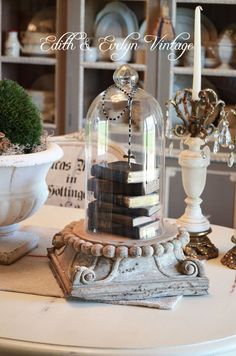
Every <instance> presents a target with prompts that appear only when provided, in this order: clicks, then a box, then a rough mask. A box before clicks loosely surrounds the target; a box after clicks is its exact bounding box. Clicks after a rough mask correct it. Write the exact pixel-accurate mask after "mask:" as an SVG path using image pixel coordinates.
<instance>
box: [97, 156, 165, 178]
mask: <svg viewBox="0 0 236 356" xmlns="http://www.w3.org/2000/svg"><path fill="white" fill-rule="evenodd" d="M158 174H159V170H158V168H153V169H152V168H151V167H144V166H143V165H141V164H138V163H131V164H130V165H129V164H128V162H126V161H116V162H111V163H100V164H94V165H93V166H92V168H91V175H92V176H94V177H96V178H99V179H108V180H112V181H115V182H120V183H143V182H150V181H153V180H157V179H158Z"/></svg>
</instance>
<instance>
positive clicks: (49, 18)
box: [21, 7, 56, 56]
mask: <svg viewBox="0 0 236 356" xmlns="http://www.w3.org/2000/svg"><path fill="white" fill-rule="evenodd" d="M55 16H56V15H55V8H54V7H49V8H46V9H43V10H41V11H39V12H37V13H36V15H35V16H34V17H33V18H32V19H31V20H30V22H29V24H28V27H27V30H26V31H25V32H22V33H21V37H22V38H21V42H22V44H23V45H22V47H21V51H22V53H23V54H26V55H34V56H35V55H36V56H51V55H54V51H52V50H51V49H50V46H51V45H52V43H53V42H54V41H53V39H54V40H55V39H56V37H55V31H56V28H55ZM48 36H50V38H51V40H52V42H51V43H50V44H48V45H44V50H42V49H41V44H42V39H45V38H46V37H48Z"/></svg>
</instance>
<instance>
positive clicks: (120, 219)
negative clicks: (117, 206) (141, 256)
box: [88, 209, 158, 227]
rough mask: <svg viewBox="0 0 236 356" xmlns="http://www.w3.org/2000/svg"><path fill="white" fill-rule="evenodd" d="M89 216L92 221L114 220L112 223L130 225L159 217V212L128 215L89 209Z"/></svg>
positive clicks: (145, 222) (139, 224)
mask: <svg viewBox="0 0 236 356" xmlns="http://www.w3.org/2000/svg"><path fill="white" fill-rule="evenodd" d="M88 217H89V219H91V221H95V222H96V221H100V220H104V221H112V223H115V224H120V225H125V226H129V227H135V226H141V225H144V224H147V223H150V222H152V221H155V220H157V219H158V214H157V213H156V214H153V215H152V216H128V215H124V214H114V213H112V212H106V211H101V210H96V211H91V209H88Z"/></svg>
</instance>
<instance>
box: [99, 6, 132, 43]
mask: <svg viewBox="0 0 236 356" xmlns="http://www.w3.org/2000/svg"><path fill="white" fill-rule="evenodd" d="M127 32H128V28H127V26H126V23H125V21H124V18H123V17H122V16H121V15H120V14H119V13H116V12H110V13H107V14H104V15H103V16H102V17H101V18H100V20H99V21H98V23H97V25H96V28H95V37H96V38H100V37H106V36H108V35H109V36H115V37H126V36H127Z"/></svg>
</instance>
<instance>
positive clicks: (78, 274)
mask: <svg viewBox="0 0 236 356" xmlns="http://www.w3.org/2000/svg"><path fill="white" fill-rule="evenodd" d="M95 278H96V275H95V272H94V271H93V270H92V269H90V268H88V267H85V266H79V267H76V268H75V270H74V278H73V279H74V283H78V284H90V283H92V282H94V281H95Z"/></svg>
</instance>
